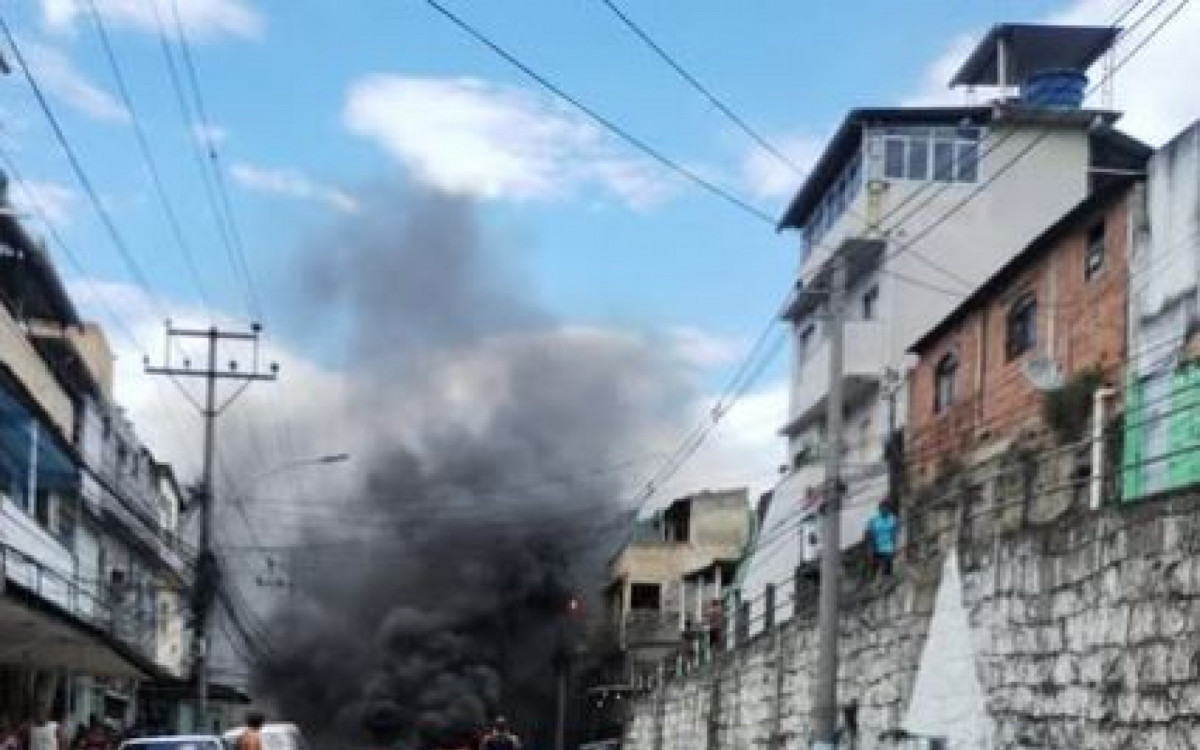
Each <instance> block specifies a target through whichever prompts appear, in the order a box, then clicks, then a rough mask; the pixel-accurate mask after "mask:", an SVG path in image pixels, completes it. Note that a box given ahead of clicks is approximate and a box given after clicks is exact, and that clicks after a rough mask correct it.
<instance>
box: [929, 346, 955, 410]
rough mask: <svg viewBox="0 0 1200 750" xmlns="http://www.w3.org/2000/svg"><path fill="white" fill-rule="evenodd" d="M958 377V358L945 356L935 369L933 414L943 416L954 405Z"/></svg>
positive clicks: (952, 353) (950, 354)
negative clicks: (955, 385)
mask: <svg viewBox="0 0 1200 750" xmlns="http://www.w3.org/2000/svg"><path fill="white" fill-rule="evenodd" d="M957 377H958V357H957V356H955V354H954V352H949V353H947V354H945V355H944V356H943V357H942V358H941V359H939V360H938V363H937V365H936V366H935V367H934V368H933V413H934V414H941V413H942V412H944V411H945V410H946V409H948V408H950V405H951V404H953V403H954V381H955V379H956V378H957Z"/></svg>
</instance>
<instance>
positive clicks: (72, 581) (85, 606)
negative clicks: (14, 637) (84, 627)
mask: <svg viewBox="0 0 1200 750" xmlns="http://www.w3.org/2000/svg"><path fill="white" fill-rule="evenodd" d="M0 578H2V579H3V581H4V582H5V584H7V585H16V586H19V587H21V588H22V589H24V590H26V591H28V592H29V593H31V594H33V595H34V596H36V597H38V598H39V599H42V600H43V601H46V602H48V603H50V604H52V605H54V606H55V607H57V608H59V609H60V610H62V611H63V612H64V613H66V614H67V615H70V616H71V617H75V618H76V619H78V620H80V621H82V622H85V623H87V624H89V625H91V626H93V627H96V628H99V629H100V630H102V631H104V632H105V633H107V634H108V635H110V636H112V637H113V638H115V639H117V640H119V641H121V642H122V643H124V644H125V645H127V646H130V647H132V648H133V649H135V650H136V651H137V652H138V653H140V654H142V655H143V656H146V657H147V658H149V659H151V660H153V659H154V657H155V643H154V629H153V627H146V626H145V625H144V624H138V623H136V622H132V620H133V619H136V618H130V617H128V616H126V615H125V614H122V613H121V612H120V611H119V610H122V609H128V607H120V608H119V607H116V606H114V603H112V602H111V601H109V600H108V598H107V597H105V596H104V595H103V594H101V592H100V587H99V586H98V585H97V584H96V583H95V582H88V581H83V580H80V579H79V578H78V577H77V576H75V575H74V574H68V573H63V572H61V571H57V570H54V569H53V568H51V567H50V566H48V565H46V564H45V563H43V562H41V561H40V560H38V559H37V558H35V557H33V556H32V555H30V554H28V553H26V552H23V551H22V550H19V549H17V548H16V547H13V546H11V545H7V544H0Z"/></svg>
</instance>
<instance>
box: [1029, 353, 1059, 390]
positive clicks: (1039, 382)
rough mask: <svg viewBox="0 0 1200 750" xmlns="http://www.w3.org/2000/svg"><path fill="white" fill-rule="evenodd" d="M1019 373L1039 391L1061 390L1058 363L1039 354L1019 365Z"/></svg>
mask: <svg viewBox="0 0 1200 750" xmlns="http://www.w3.org/2000/svg"><path fill="white" fill-rule="evenodd" d="M1021 372H1022V373H1023V374H1024V375H1025V377H1026V378H1027V379H1028V380H1029V382H1030V383H1032V384H1033V387H1034V388H1037V389H1038V390H1039V391H1051V390H1054V389H1055V388H1061V387H1062V384H1063V377H1062V371H1061V370H1060V369H1059V368H1058V363H1057V362H1055V361H1054V360H1053V359H1051V358H1050V357H1047V356H1046V355H1044V354H1039V355H1036V356H1033V357H1030V358H1029V359H1027V360H1025V362H1024V363H1023V364H1022V365H1021Z"/></svg>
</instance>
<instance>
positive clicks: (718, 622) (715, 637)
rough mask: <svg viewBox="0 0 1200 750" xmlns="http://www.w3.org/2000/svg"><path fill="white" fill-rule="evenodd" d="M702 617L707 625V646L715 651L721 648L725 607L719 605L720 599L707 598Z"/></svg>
mask: <svg viewBox="0 0 1200 750" xmlns="http://www.w3.org/2000/svg"><path fill="white" fill-rule="evenodd" d="M704 619H705V620H706V621H707V622H706V624H707V626H708V648H709V651H711V652H713V653H715V652H717V651H719V650H720V648H721V635H722V631H723V630H724V628H725V608H724V607H722V606H721V600H720V599H718V598H717V597H713V598H712V599H711V600H709V602H708V610H707V611H705V613H704Z"/></svg>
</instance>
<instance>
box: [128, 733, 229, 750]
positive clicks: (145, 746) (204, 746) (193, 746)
mask: <svg viewBox="0 0 1200 750" xmlns="http://www.w3.org/2000/svg"><path fill="white" fill-rule="evenodd" d="M119 750H233V748H232V746H231V745H229V743H228V742H227V741H226V740H225V738H224V737H219V736H217V735H215V734H179V735H164V736H161V737H139V738H138V739H135V740H126V741H124V742H122V743H121V746H120V748H119Z"/></svg>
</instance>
